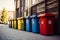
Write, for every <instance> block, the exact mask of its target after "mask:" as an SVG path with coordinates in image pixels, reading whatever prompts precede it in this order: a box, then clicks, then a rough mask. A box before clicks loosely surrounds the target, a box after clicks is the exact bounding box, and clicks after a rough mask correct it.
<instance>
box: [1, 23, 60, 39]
mask: <svg viewBox="0 0 60 40" xmlns="http://www.w3.org/2000/svg"><path fill="white" fill-rule="evenodd" d="M0 40H60V36H55V35H54V36H43V35H40V34H35V33H32V32H26V31H20V30H16V29H11V28H9V27H8V25H4V24H0Z"/></svg>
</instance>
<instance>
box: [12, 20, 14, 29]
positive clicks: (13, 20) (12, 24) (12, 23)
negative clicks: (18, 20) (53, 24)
mask: <svg viewBox="0 0 60 40" xmlns="http://www.w3.org/2000/svg"><path fill="white" fill-rule="evenodd" d="M13 21H14V20H13V19H12V28H13V24H14V23H13Z"/></svg>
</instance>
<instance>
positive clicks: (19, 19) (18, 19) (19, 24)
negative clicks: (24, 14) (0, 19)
mask: <svg viewBox="0 0 60 40" xmlns="http://www.w3.org/2000/svg"><path fill="white" fill-rule="evenodd" d="M17 22H18V23H17V25H18V30H22V18H17Z"/></svg>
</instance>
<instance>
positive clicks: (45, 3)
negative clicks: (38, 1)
mask: <svg viewBox="0 0 60 40" xmlns="http://www.w3.org/2000/svg"><path fill="white" fill-rule="evenodd" d="M45 13H47V0H45Z"/></svg>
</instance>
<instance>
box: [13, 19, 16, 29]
mask: <svg viewBox="0 0 60 40" xmlns="http://www.w3.org/2000/svg"><path fill="white" fill-rule="evenodd" d="M13 28H14V29H16V19H14V26H13Z"/></svg>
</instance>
